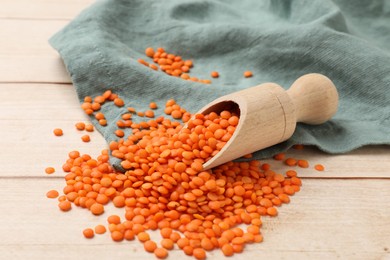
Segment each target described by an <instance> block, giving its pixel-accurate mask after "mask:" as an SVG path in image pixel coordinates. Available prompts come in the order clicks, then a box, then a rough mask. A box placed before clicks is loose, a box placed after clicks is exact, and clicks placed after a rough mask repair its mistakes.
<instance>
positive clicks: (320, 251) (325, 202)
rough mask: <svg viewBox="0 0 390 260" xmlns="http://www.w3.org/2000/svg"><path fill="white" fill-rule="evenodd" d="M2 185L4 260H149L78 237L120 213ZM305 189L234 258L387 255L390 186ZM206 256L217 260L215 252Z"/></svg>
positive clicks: (26, 184)
mask: <svg viewBox="0 0 390 260" xmlns="http://www.w3.org/2000/svg"><path fill="white" fill-rule="evenodd" d="M0 185H1V186H2V189H0V197H1V198H3V199H2V202H1V203H0V212H7V214H2V223H6V224H5V225H0V240H1V241H2V242H1V246H0V255H1V257H2V258H3V259H15V258H16V259H27V258H28V259H72V258H74V259H112V257H113V255H115V258H121V259H122V258H127V259H151V255H150V254H147V253H145V252H144V250H143V249H142V246H141V245H140V244H139V242H138V241H131V242H122V243H115V242H112V241H111V240H110V238H109V235H108V234H104V235H100V236H96V237H95V238H94V239H92V240H87V239H85V238H83V236H82V230H83V229H84V228H86V227H94V226H95V225H97V224H106V222H105V221H106V218H107V216H109V215H110V214H119V215H120V216H123V209H122V210H121V209H115V208H112V207H107V209H106V212H105V213H104V214H103V215H101V216H99V217H96V216H93V215H92V214H91V213H90V212H88V211H87V210H85V209H81V208H77V207H73V209H72V210H71V211H70V212H68V213H63V212H60V210H59V209H58V207H57V203H58V202H57V200H55V199H54V200H52V199H47V198H46V197H45V193H46V191H48V190H50V189H58V190H61V188H62V187H63V185H64V181H63V180H60V179H57V178H49V177H48V178H43V179H37V178H30V179H29V178H27V179H2V178H0ZM303 185H304V186H303V189H302V190H301V192H300V193H298V194H296V195H294V196H293V197H292V200H291V203H290V204H289V205H284V206H282V207H281V208H279V216H278V217H276V218H269V217H264V218H263V223H264V224H263V227H262V234H263V236H264V242H263V243H261V244H256V245H248V246H247V247H246V249H245V251H244V253H243V254H240V255H237V256H236V257H235V259H236V258H237V259H247V258H248V257H256V258H257V257H258V258H271V259H292V258H293V257H298V258H299V259H337V258H340V259H385V258H386V257H390V255H389V252H388V251H386V249H387V250H388V249H389V248H390V233H389V232H385V231H386V230H390V207H388V201H389V200H390V189H388V187H389V185H390V180H387V181H383V180H348V181H346V180H341V181H340V180H304V183H303ZM357 191H358V192H357ZM377 197H380V198H381V200H378V199H377ZM4 198H6V199H4ZM21 213H23V214H21ZM373 220H375V221H373ZM152 237H153V238H154V239H156V240H157V239H158V237H159V236H158V235H157V234H156V233H154V234H152ZM43 252H44V253H43ZM209 255H210V256H213V257H215V258H221V256H222V255H221V253H220V252H219V251H213V252H212V253H210V254H209ZM177 257H180V258H183V259H191V258H188V257H186V256H185V255H184V254H183V253H182V252H181V251H179V250H174V251H173V252H171V253H170V258H169V259H175V258H177ZM211 259H213V258H211Z"/></svg>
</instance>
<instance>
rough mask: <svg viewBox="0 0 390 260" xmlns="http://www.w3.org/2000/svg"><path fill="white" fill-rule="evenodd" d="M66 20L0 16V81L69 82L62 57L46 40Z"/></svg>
mask: <svg viewBox="0 0 390 260" xmlns="http://www.w3.org/2000/svg"><path fill="white" fill-rule="evenodd" d="M67 23H68V21H45V20H4V19H0V37H1V39H2V41H0V82H58V83H70V82H71V81H70V77H69V75H68V73H67V72H66V69H65V67H64V64H63V62H62V59H61V58H60V56H59V54H58V53H57V51H56V50H54V49H53V48H52V47H51V46H50V45H49V43H48V40H49V38H50V37H51V36H52V35H53V34H54V33H56V32H57V31H59V30H60V29H61V28H62V27H64V26H65V25H66V24H67Z"/></svg>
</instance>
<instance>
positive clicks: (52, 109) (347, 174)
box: [0, 84, 390, 178]
mask: <svg viewBox="0 0 390 260" xmlns="http://www.w3.org/2000/svg"><path fill="white" fill-rule="evenodd" d="M0 99H1V100H2V102H1V103H0V146H1V147H10V148H11V151H12V152H10V153H5V154H4V155H3V156H2V158H3V161H4V163H3V165H2V168H1V170H0V176H42V174H43V170H44V169H45V168H46V167H47V166H51V165H52V166H54V167H55V168H57V169H58V170H59V172H61V171H60V169H61V166H62V164H63V163H64V162H65V160H66V156H67V153H68V152H69V151H72V150H75V149H79V150H80V151H81V152H83V153H88V154H91V155H97V154H99V152H100V151H101V150H102V149H105V148H106V146H107V145H106V142H105V140H104V139H103V137H102V136H101V135H100V134H99V133H98V132H94V133H92V134H91V139H92V141H91V142H90V143H83V142H82V141H81V140H80V137H81V135H83V134H85V132H80V131H77V130H76V129H75V127H74V124H75V123H76V122H78V121H84V122H89V118H88V117H87V116H86V115H85V114H84V112H83V111H82V110H81V109H80V107H79V102H78V100H77V95H76V92H75V89H74V87H73V86H72V85H68V84H0ZM57 127H60V128H62V129H63V130H64V133H65V134H64V136H62V137H55V136H54V135H53V134H52V130H53V129H54V128H57ZM16 155H17V156H16ZM31 155H34V156H31ZM288 156H292V157H294V158H298V159H307V160H308V161H309V162H310V168H307V169H302V168H298V167H294V168H293V169H295V170H297V171H298V173H299V175H300V176H301V177H306V178H356V177H359V178H390V172H389V169H390V160H389V158H390V148H389V147H388V146H370V147H365V148H361V149H358V150H356V151H353V152H351V153H347V154H343V155H329V154H325V153H323V152H321V151H319V150H318V149H316V148H305V149H304V150H302V151H299V150H294V149H291V150H290V151H289V152H288ZM20 158H24V159H23V160H24V161H23V162H24V163H23V164H20V163H19V160H20ZM263 161H264V162H267V163H270V164H271V165H272V167H273V169H274V170H275V171H277V172H285V171H286V170H288V169H291V168H290V167H287V166H286V165H284V164H283V163H282V162H279V161H274V160H272V159H271V160H263ZM317 163H322V164H324V165H325V167H326V171H324V172H318V171H315V170H314V169H313V166H314V165H315V164H317ZM15 165H17V166H18V167H15ZM61 174H63V173H60V175H61Z"/></svg>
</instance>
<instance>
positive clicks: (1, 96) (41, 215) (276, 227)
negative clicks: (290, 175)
mask: <svg viewBox="0 0 390 260" xmlns="http://www.w3.org/2000/svg"><path fill="white" fill-rule="evenodd" d="M92 2H93V0H0V6H1V7H0V39H1V40H0V100H1V101H0V147H1V148H2V150H3V152H2V153H1V159H0V161H1V168H0V184H1V189H0V198H1V200H0V221H1V224H0V241H1V242H0V259H150V258H152V255H150V254H147V253H145V252H144V250H143V249H142V247H141V245H140V244H139V242H137V241H133V242H122V243H115V242H112V241H111V239H110V238H109V236H108V234H106V235H102V236H99V237H95V238H94V239H92V240H87V239H85V238H84V237H83V236H82V233H81V232H82V230H83V229H84V228H86V227H93V226H94V225H96V224H98V223H105V219H106V217H107V216H108V214H109V213H118V214H121V213H122V210H118V209H115V208H109V210H108V213H105V214H104V215H102V216H100V217H95V216H93V215H92V214H90V213H89V212H87V211H86V210H84V209H81V208H76V207H74V208H73V209H72V210H71V211H70V212H68V213H63V212H60V211H59V210H58V208H57V201H56V200H50V199H47V198H46V196H45V194H46V192H47V191H48V190H50V189H57V190H61V189H62V187H63V185H64V180H63V176H64V173H63V172H62V171H61V170H60V169H61V165H62V163H63V162H64V161H65V160H66V157H67V153H68V152H69V151H71V150H75V149H78V150H80V151H81V152H83V153H89V154H91V155H97V154H98V153H99V152H100V151H101V150H102V149H103V148H105V147H106V143H105V141H104V139H103V138H102V137H101V136H100V134H99V133H98V132H94V133H92V135H91V138H92V141H91V142H90V143H83V142H81V140H80V136H81V135H82V133H80V132H77V131H76V130H75V128H74V124H75V123H76V122H78V121H88V120H89V119H88V118H87V117H86V116H85V115H84V113H83V112H82V110H81V109H80V107H79V103H78V100H77V97H76V93H75V90H74V88H73V86H72V84H71V82H70V78H69V76H68V75H67V73H66V70H65V69H64V66H63V64H62V61H61V59H60V58H59V56H58V54H57V52H56V51H54V50H53V49H52V48H51V47H50V46H49V45H48V43H47V40H48V38H49V37H50V36H51V35H52V34H53V33H55V32H56V31H58V30H59V29H60V28H62V27H63V26H65V25H66V24H67V23H68V22H69V21H70V20H71V19H72V18H73V17H75V15H76V14H77V13H79V12H80V11H81V10H82V9H83V8H85V7H87V6H88V5H89V4H90V3H92ZM56 127H60V128H62V129H63V130H64V132H65V135H64V136H63V137H61V138H56V137H54V135H53V134H52V130H53V129H54V128H56ZM291 154H292V155H294V156H296V157H301V158H306V159H308V160H309V162H310V163H311V165H314V164H316V163H323V164H324V165H325V166H326V171H324V172H317V171H314V170H313V169H312V167H310V169H304V170H300V171H299V173H300V175H301V176H302V177H303V187H302V190H301V192H299V193H298V194H296V195H295V196H294V197H293V198H292V202H291V203H290V204H289V205H285V206H283V207H281V208H280V210H279V216H278V217H276V218H263V221H264V225H263V228H262V233H263V235H264V242H263V243H261V244H256V245H248V246H247V247H246V249H245V252H244V253H243V254H239V255H236V256H235V257H234V258H236V259H250V258H252V259H337V258H340V259H390V253H389V252H390V149H389V147H388V146H376V147H365V148H361V149H359V150H356V151H353V152H351V153H348V154H343V155H337V156H331V155H327V154H324V153H322V152H320V151H318V150H317V149H314V148H309V149H305V150H303V151H291ZM270 163H272V164H274V165H275V166H276V169H277V170H279V171H281V172H283V171H284V170H286V168H285V166H283V165H282V164H278V163H277V162H275V161H270ZM47 166H53V167H55V168H56V169H57V172H56V173H55V174H54V175H51V176H48V175H46V174H45V173H44V169H45V168H46V167H47ZM209 255H210V256H211V257H210V258H211V259H213V258H223V257H222V254H221V253H220V252H219V251H218V252H217V251H214V252H212V253H210V254H209ZM175 258H183V259H184V258H185V259H190V258H188V257H186V256H185V255H184V254H183V253H182V252H181V251H179V250H174V251H172V252H171V253H170V258H169V259H175Z"/></svg>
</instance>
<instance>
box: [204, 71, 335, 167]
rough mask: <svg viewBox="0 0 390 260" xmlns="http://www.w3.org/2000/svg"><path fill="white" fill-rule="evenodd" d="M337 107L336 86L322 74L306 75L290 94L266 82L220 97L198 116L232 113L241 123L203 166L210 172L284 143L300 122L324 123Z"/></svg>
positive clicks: (297, 81)
mask: <svg viewBox="0 0 390 260" xmlns="http://www.w3.org/2000/svg"><path fill="white" fill-rule="evenodd" d="M337 104H338V94H337V90H336V87H335V86H334V85H333V83H332V81H331V80H330V79H328V78H327V77H325V76H323V75H321V74H306V75H304V76H302V77H300V78H298V79H297V80H296V81H295V82H294V83H293V84H292V86H291V87H290V89H289V90H287V91H286V90H284V89H283V88H282V87H281V86H279V85H277V84H275V83H263V84H261V85H258V86H256V87H252V88H248V89H244V90H241V91H238V92H234V93H231V94H229V95H226V96H223V97H220V98H218V99H216V100H214V101H212V102H211V103H209V104H208V105H206V106H205V107H203V108H202V109H201V110H200V111H199V112H198V113H201V114H207V113H210V112H212V111H213V112H216V113H219V112H221V111H222V110H230V111H232V112H235V113H236V114H239V115H240V120H239V123H238V125H237V128H236V131H235V132H234V134H233V136H232V137H231V138H230V140H229V142H228V143H227V144H226V145H225V146H224V147H223V148H222V149H221V151H220V152H219V153H217V154H216V155H215V156H214V157H213V158H211V159H210V160H209V161H207V162H206V163H204V164H203V167H204V168H205V169H210V168H213V167H215V166H218V165H221V164H222V163H225V162H228V161H230V160H234V159H236V158H239V157H241V156H243V155H245V154H248V153H252V152H255V151H258V150H261V149H264V148H266V147H269V146H272V145H275V144H278V143H280V142H283V141H285V140H287V139H288V138H290V137H291V136H292V135H293V133H294V131H295V127H296V123H297V122H303V123H307V124H321V123H324V122H325V121H327V120H328V119H330V118H331V117H332V116H333V115H334V114H335V113H336V110H337Z"/></svg>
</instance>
